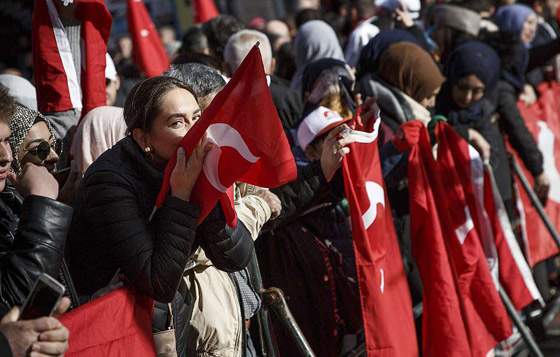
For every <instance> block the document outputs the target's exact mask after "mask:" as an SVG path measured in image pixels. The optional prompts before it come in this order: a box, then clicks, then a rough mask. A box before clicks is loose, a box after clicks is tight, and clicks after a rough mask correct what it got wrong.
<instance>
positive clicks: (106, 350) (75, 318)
mask: <svg viewBox="0 0 560 357" xmlns="http://www.w3.org/2000/svg"><path fill="white" fill-rule="evenodd" d="M153 310H154V300H152V299H151V298H149V297H147V296H146V295H144V294H141V293H139V292H138V291H136V290H135V289H134V288H132V287H125V288H121V289H118V290H115V291H113V292H111V293H110V294H107V295H105V296H103V297H101V298H99V299H96V300H94V301H92V302H89V303H87V304H85V305H82V306H80V307H79V308H77V309H76V310H73V311H70V312H68V313H66V314H64V315H63V316H62V317H61V318H60V322H61V323H62V324H63V325H64V326H66V328H67V329H68V330H69V331H70V336H71V337H70V340H69V344H70V346H69V349H68V351H67V352H66V353H65V354H64V355H65V356H76V357H78V356H79V357H98V356H122V357H125V356H139V357H143V356H146V357H153V356H155V353H156V352H155V347H154V338H153V335H152V315H153Z"/></svg>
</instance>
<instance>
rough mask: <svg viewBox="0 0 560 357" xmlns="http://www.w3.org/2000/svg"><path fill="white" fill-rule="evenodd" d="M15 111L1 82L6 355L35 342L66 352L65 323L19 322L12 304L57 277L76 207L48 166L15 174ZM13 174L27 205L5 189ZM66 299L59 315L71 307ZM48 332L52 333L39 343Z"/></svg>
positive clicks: (1, 290)
mask: <svg viewBox="0 0 560 357" xmlns="http://www.w3.org/2000/svg"><path fill="white" fill-rule="evenodd" d="M14 112H15V105H14V101H13V99H12V98H11V97H10V96H9V95H8V92H7V90H6V89H5V88H4V87H3V86H0V191H4V192H2V194H1V195H0V316H4V318H3V319H2V321H1V322H0V355H2V356H10V355H12V354H14V355H23V354H24V353H27V352H28V351H29V350H30V348H31V346H32V345H33V344H35V345H37V347H34V349H33V350H34V351H38V350H39V351H40V352H41V353H43V354H46V355H60V354H62V353H64V352H65V351H66V350H67V348H68V344H67V342H68V330H67V329H66V328H65V327H63V326H62V325H61V324H60V323H59V322H58V321H57V320H56V319H55V318H48V319H47V318H41V319H37V320H29V321H16V320H17V316H18V313H17V308H15V309H12V308H14V307H15V306H21V305H23V303H24V302H25V299H26V297H27V296H28V295H29V292H30V291H31V289H32V287H33V284H34V283H35V281H36V280H37V278H38V276H39V275H41V274H42V273H47V274H49V275H51V276H55V277H56V276H57V274H58V272H59V270H60V266H61V262H62V256H63V250H64V242H65V239H66V233H67V231H68V227H69V226H70V219H71V217H72V208H71V207H69V206H66V205H64V204H62V203H60V202H57V201H55V199H56V197H57V196H58V184H57V182H56V180H55V179H54V178H53V177H52V175H51V174H50V173H49V172H48V171H47V169H46V168H45V167H39V166H35V165H32V164H30V163H28V164H25V165H24V166H23V168H22V175H21V176H19V177H18V176H16V175H15V174H14V173H13V172H9V169H10V165H11V163H12V160H13V158H12V150H11V148H10V142H9V137H10V135H11V131H10V128H9V126H8V124H7V122H6V121H7V119H8V118H9V117H11V116H12V115H13V113H14ZM8 178H9V179H10V181H11V182H12V183H13V184H14V185H15V187H16V188H17V189H18V191H19V192H20V194H21V195H22V196H23V197H24V200H23V202H22V203H21V206H20V205H19V203H18V205H17V206H14V205H13V202H14V201H13V200H12V199H11V198H12V197H13V192H12V193H6V192H5V189H6V180H7V179H8ZM64 300H65V301H64V302H63V303H62V304H61V305H59V311H58V312H59V313H63V312H64V311H66V309H67V308H68V305H69V301H68V300H67V299H64ZM10 309H12V311H11V312H10V313H9V314H6V313H7V312H8V310H10ZM47 320H48V321H47ZM43 331H50V332H49V333H48V334H47V335H45V334H43V335H41V342H38V336H39V334H40V333H41V332H43Z"/></svg>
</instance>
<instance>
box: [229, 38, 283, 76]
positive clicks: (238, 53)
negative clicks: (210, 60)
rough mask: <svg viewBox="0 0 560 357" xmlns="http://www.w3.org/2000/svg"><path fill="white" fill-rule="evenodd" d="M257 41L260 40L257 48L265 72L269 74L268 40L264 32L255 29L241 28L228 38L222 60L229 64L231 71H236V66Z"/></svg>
mask: <svg viewBox="0 0 560 357" xmlns="http://www.w3.org/2000/svg"><path fill="white" fill-rule="evenodd" d="M257 41H259V42H260V45H259V48H260V50H261V56H262V59H263V65H264V71H265V73H266V74H271V71H272V49H271V48H270V41H269V40H268V37H266V35H265V34H263V33H262V32H259V31H255V30H242V31H239V32H237V33H235V34H234V35H232V36H231V37H230V38H229V40H228V42H227V44H226V47H225V49H224V61H225V62H226V63H227V64H228V65H229V67H230V69H231V72H232V73H233V72H235V71H237V68H239V66H240V65H241V62H243V59H245V56H247V54H248V53H249V51H250V50H251V48H253V46H254V45H255V43H256V42H257Z"/></svg>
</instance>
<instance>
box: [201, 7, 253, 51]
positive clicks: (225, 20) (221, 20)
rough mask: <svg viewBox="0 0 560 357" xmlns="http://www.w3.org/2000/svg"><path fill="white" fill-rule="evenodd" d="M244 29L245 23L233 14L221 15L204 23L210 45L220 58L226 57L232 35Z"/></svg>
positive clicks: (204, 30) (203, 28) (203, 26)
mask: <svg viewBox="0 0 560 357" xmlns="http://www.w3.org/2000/svg"><path fill="white" fill-rule="evenodd" d="M244 29H245V24H243V22H241V21H240V20H238V19H237V18H236V17H234V16H231V15H219V16H216V17H214V18H213V19H212V20H209V21H206V22H205V23H203V24H202V31H203V32H204V34H205V35H206V37H207V38H208V47H210V50H212V52H214V55H215V56H216V57H218V59H223V58H224V48H225V47H226V44H227V41H228V40H229V38H230V37H231V35H233V34H234V33H236V32H238V31H241V30H244Z"/></svg>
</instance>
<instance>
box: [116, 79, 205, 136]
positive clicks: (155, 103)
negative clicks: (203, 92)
mask: <svg viewBox="0 0 560 357" xmlns="http://www.w3.org/2000/svg"><path fill="white" fill-rule="evenodd" d="M175 88H183V89H185V90H187V91H189V93H191V94H192V95H193V96H194V98H195V99H196V100H197V101H198V99H197V98H196V95H195V94H194V91H193V90H192V89H191V88H190V87H189V86H188V85H186V84H185V83H183V82H181V81H180V80H178V79H175V78H172V77H161V76H160V77H153V78H148V79H145V80H143V81H142V82H140V83H138V84H137V85H135V86H134V87H133V88H132V90H131V91H130V93H129V94H128V97H127V98H126V102H125V103H124V113H123V114H124V121H125V122H126V133H127V134H131V133H132V131H133V130H134V129H142V131H144V132H146V131H150V129H151V128H152V125H153V123H154V120H155V118H156V117H157V116H158V114H159V113H160V112H161V103H162V101H163V97H164V96H165V95H166V94H167V93H168V92H169V91H171V90H173V89H175Z"/></svg>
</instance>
